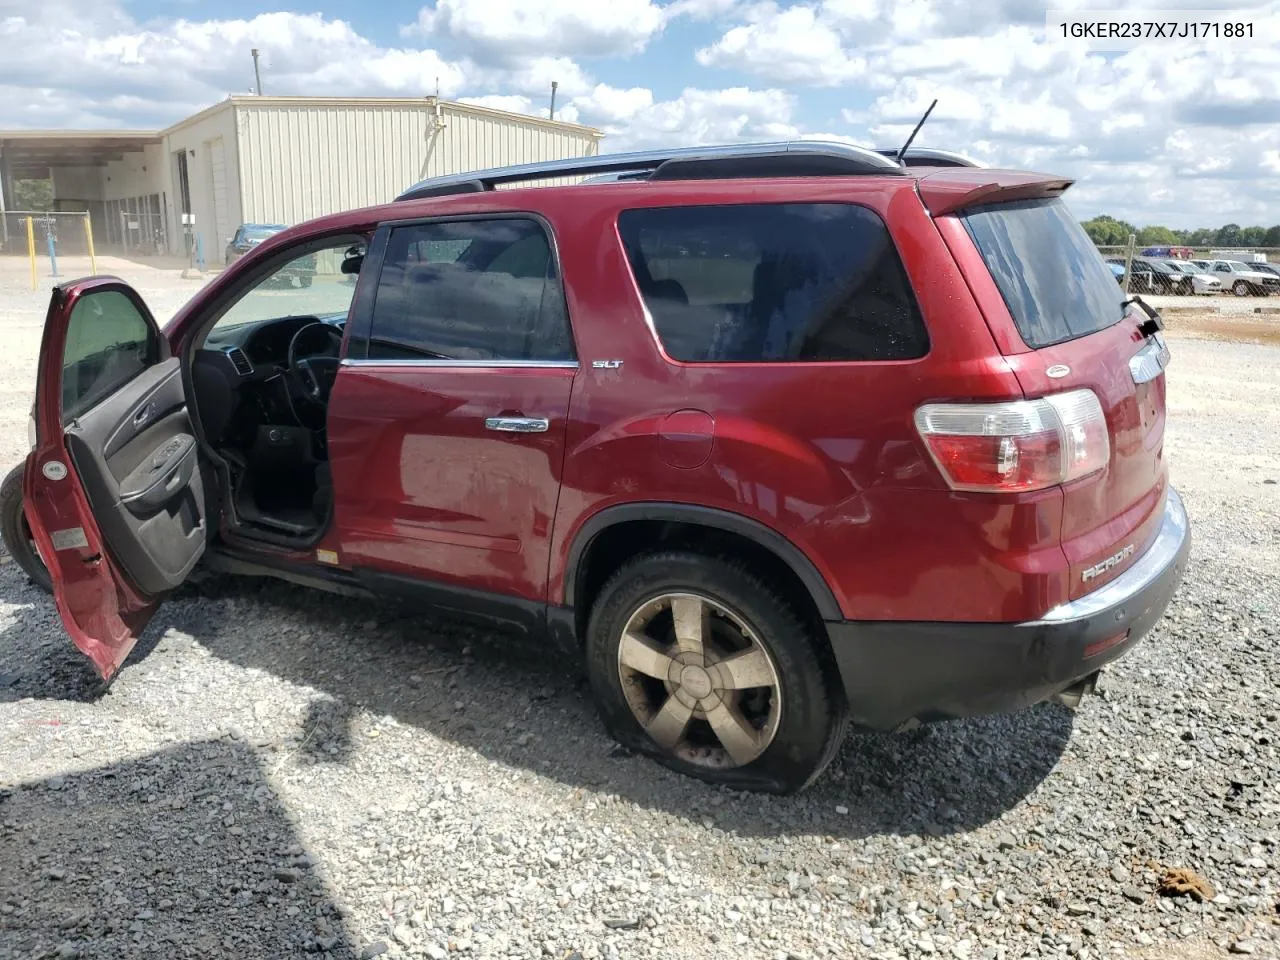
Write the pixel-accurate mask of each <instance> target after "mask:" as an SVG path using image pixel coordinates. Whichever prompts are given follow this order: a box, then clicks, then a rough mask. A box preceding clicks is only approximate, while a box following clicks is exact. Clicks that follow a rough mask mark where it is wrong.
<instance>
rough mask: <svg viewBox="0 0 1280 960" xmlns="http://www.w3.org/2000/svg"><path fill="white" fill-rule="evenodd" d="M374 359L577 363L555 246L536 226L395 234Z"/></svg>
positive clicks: (472, 224) (427, 227) (429, 228)
mask: <svg viewBox="0 0 1280 960" xmlns="http://www.w3.org/2000/svg"><path fill="white" fill-rule="evenodd" d="M368 356H369V358H370V359H377V360H491V361H495V362H501V361H512V360H515V361H568V360H572V359H573V358H574V351H573V342H572V337H571V335H570V331H569V318H568V312H567V311H566V309H565V303H564V293H563V290H562V289H561V285H560V275H559V271H558V270H557V269H556V259H555V254H554V251H553V249H552V246H551V241H550V238H549V237H548V236H547V233H546V231H545V230H544V229H543V227H542V225H541V224H540V223H538V222H537V221H536V220H532V219H527V218H509V219H508V218H503V219H485V220H453V221H447V222H436V223H422V224H414V225H411V226H406V227H398V228H396V229H395V230H393V231H392V233H391V236H390V238H389V239H388V243H387V252H386V254H385V256H384V258H383V267H382V272H381V274H380V275H379V277H378V293H377V298H376V300H375V302H374V307H373V317H372V321H371V328H370V339H369V349H368Z"/></svg>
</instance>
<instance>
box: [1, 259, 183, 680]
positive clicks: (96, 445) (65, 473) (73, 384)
mask: <svg viewBox="0 0 1280 960" xmlns="http://www.w3.org/2000/svg"><path fill="white" fill-rule="evenodd" d="M35 422H36V444H35V447H34V449H33V450H32V451H31V453H30V455H29V456H28V458H27V464H26V471H25V480H24V485H23V498H24V500H25V501H26V508H27V516H28V521H29V523H30V525H31V532H32V535H33V537H34V538H35V542H36V547H37V548H38V549H39V551H40V556H41V558H42V559H43V560H44V562H45V566H47V567H48V568H49V574H50V578H51V579H52V581H53V593H54V597H55V598H56V600H57V604H58V613H59V614H60V615H61V616H62V622H63V624H65V625H66V628H67V632H68V633H70V634H71V639H72V640H73V641H74V642H75V645H76V646H77V647H79V648H80V650H81V651H82V652H83V653H84V654H85V655H86V656H88V657H89V659H90V660H92V661H93V663H94V666H95V667H97V669H98V672H99V673H100V674H101V675H102V678H103V679H104V680H108V679H110V678H111V676H112V675H113V674H114V673H115V672H116V670H117V669H118V668H119V667H120V664H121V663H122V662H123V661H124V658H125V657H126V656H128V654H129V650H130V649H131V648H132V647H133V644H134V642H135V641H136V640H137V637H138V634H139V632H141V630H142V628H143V627H144V626H145V625H146V623H147V621H148V620H150V619H151V615H152V614H153V613H154V612H155V608H156V606H157V603H158V601H159V599H160V598H161V597H163V596H164V594H166V593H168V592H169V591H170V590H173V589H174V588H175V587H177V586H178V585H179V584H181V583H182V581H183V580H184V579H186V577H187V575H188V574H189V573H190V572H191V569H192V567H194V566H195V564H196V561H198V560H199V559H200V556H201V554H202V553H203V552H204V546H205V536H206V534H205V529H206V524H205V500H204V486H203V483H202V481H201V473H200V464H199V451H198V447H197V445H196V440H195V436H194V435H193V430H192V425H191V420H190V418H189V416H188V414H187V397H186V392H185V387H184V385H183V379H182V370H181V365H180V361H179V360H178V359H177V358H174V357H170V356H169V347H168V343H167V341H166V340H165V338H164V336H163V335H162V334H161V333H160V330H159V328H158V327H157V326H156V323H155V320H154V319H153V318H152V316H151V313H150V311H149V310H147V307H146V305H145V304H144V303H143V302H142V299H141V298H140V297H139V296H138V295H137V293H135V292H134V291H133V289H132V288H130V287H129V286H128V285H126V284H125V283H123V282H122V281H120V280H117V279H114V278H110V277H107V278H102V277H98V278H93V279H89V280H79V281H74V282H72V283H67V284H64V285H62V286H60V287H56V288H55V289H54V292H53V298H52V299H51V301H50V303H49V314H48V316H47V318H46V319H45V328H44V340H43V342H42V344H41V347H40V367H39V374H38V379H37V382H36V403H35Z"/></svg>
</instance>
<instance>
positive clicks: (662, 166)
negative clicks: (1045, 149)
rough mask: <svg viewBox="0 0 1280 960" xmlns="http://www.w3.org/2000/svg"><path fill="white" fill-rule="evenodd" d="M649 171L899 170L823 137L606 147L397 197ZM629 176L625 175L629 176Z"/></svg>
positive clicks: (684, 174) (802, 173) (791, 173)
mask: <svg viewBox="0 0 1280 960" xmlns="http://www.w3.org/2000/svg"><path fill="white" fill-rule="evenodd" d="M616 171H626V172H634V173H636V174H637V179H638V175H639V174H641V173H642V172H644V171H648V172H649V176H648V179H651V180H708V179H732V178H740V177H815V176H826V177H838V176H856V175H859V174H880V175H887V176H895V175H902V174H903V169H902V167H900V166H899V165H898V164H896V163H894V162H893V160H891V159H888V158H886V157H885V156H883V155H882V154H880V153H877V152H876V151H874V150H868V149H866V148H864V147H855V146H852V145H850V144H847V143H839V142H827V141H824V140H788V141H779V142H776V143H740V144H727V145H724V146H712V147H678V148H675V149H671V150H645V151H640V152H636V153H606V154H601V155H598V156H593V157H576V158H571V159H568V160H546V161H542V162H539V163H525V164H520V165H518V166H513V167H498V168H496V169H493V170H480V171H476V172H473V173H458V174H453V175H451V176H445V177H433V178H431V179H429V180H423V181H422V182H421V183H418V184H415V185H414V186H412V187H410V188H409V189H408V190H406V191H404V193H402V194H400V196H398V197H397V198H396V199H397V200H421V199H424V198H426V197H445V196H450V195H453V194H461V193H480V192H482V191H486V190H493V189H495V188H496V187H497V186H498V184H503V183H519V182H521V181H529V180H544V179H551V178H553V177H574V176H586V175H589V174H600V173H612V172H616ZM629 179H630V178H629Z"/></svg>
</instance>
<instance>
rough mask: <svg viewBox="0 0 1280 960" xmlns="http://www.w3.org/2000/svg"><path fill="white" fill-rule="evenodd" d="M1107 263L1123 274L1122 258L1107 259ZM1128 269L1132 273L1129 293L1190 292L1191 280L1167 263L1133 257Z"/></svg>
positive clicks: (1167, 293)
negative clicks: (1115, 265) (1117, 266)
mask: <svg viewBox="0 0 1280 960" xmlns="http://www.w3.org/2000/svg"><path fill="white" fill-rule="evenodd" d="M1108 263H1113V264H1117V265H1119V267H1120V269H1121V271H1122V272H1123V270H1124V258H1123V257H1116V258H1113V259H1109V260H1108ZM1130 269H1131V270H1132V271H1133V279H1132V281H1130V283H1129V291H1130V292H1131V293H1155V294H1164V295H1172V294H1189V293H1191V292H1192V289H1193V284H1192V282H1191V278H1190V277H1188V276H1186V275H1185V274H1183V273H1181V272H1180V271H1178V270H1175V269H1173V267H1171V266H1170V265H1169V263H1168V261H1165V260H1148V259H1146V258H1145V257H1134V258H1133V261H1132V263H1131V265H1130ZM1121 282H1123V281H1121Z"/></svg>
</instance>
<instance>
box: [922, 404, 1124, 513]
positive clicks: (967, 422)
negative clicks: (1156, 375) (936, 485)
mask: <svg viewBox="0 0 1280 960" xmlns="http://www.w3.org/2000/svg"><path fill="white" fill-rule="evenodd" d="M916 429H917V430H919V431H920V436H921V437H922V438H923V439H924V442H925V445H926V446H927V447H928V448H929V453H930V455H931V456H932V457H933V462H934V463H936V464H937V465H938V469H939V470H941V471H942V476H943V477H944V478H945V479H946V481H947V483H948V484H949V485H950V486H951V488H952V489H954V490H982V491H987V492H991V493H1002V492H1003V493H1017V492H1021V491H1025V490H1041V489H1043V488H1045V487H1052V486H1054V485H1056V484H1059V483H1066V482H1068V481H1070V480H1078V479H1079V478H1080V477H1087V476H1088V475H1089V474H1091V473H1096V472H1097V471H1099V470H1101V469H1102V468H1103V467H1105V466H1106V465H1107V461H1108V460H1109V459H1110V458H1111V439H1110V436H1109V434H1108V433H1107V419H1106V417H1105V416H1104V415H1103V413H1102V404H1101V403H1099V402H1098V398H1097V396H1096V395H1095V394H1094V392H1093V391H1092V390H1071V391H1069V392H1067V393H1058V394H1054V395H1053V396H1049V397H1042V398H1041V399H1039V400H1010V401H1006V402H1001V403H928V404H925V405H924V406H923V407H921V408H920V409H919V410H917V411H916Z"/></svg>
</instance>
